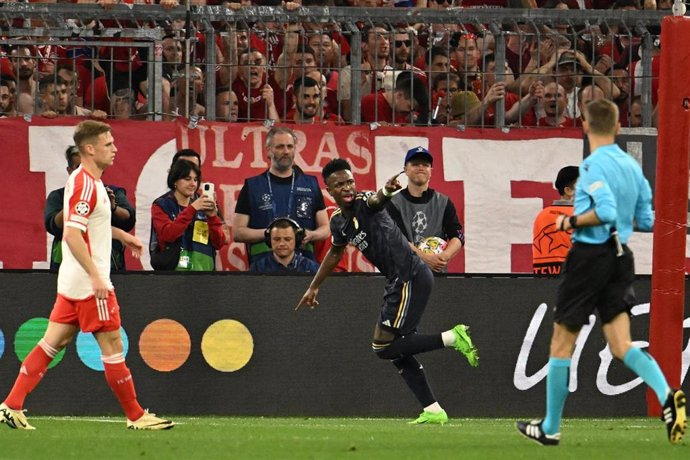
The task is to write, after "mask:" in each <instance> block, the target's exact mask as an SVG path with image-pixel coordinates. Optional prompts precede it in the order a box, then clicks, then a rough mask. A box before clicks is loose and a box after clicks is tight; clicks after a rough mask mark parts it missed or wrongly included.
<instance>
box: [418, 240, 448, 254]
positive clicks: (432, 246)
mask: <svg viewBox="0 0 690 460" xmlns="http://www.w3.org/2000/svg"><path fill="white" fill-rule="evenodd" d="M446 246H448V243H447V242H446V240H444V239H443V238H439V237H438V236H428V237H426V238H424V239H423V240H422V241H420V242H419V244H418V245H417V248H419V250H420V251H422V252H423V253H425V254H440V253H442V252H443V251H444V250H445V249H446Z"/></svg>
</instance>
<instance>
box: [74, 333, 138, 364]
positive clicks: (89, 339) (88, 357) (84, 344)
mask: <svg viewBox="0 0 690 460" xmlns="http://www.w3.org/2000/svg"><path fill="white" fill-rule="evenodd" d="M120 336H121V337H122V344H123V346H124V351H123V352H122V354H123V355H124V356H127V351H129V340H128V339H127V333H126V332H125V329H124V328H122V327H120ZM77 355H79V359H81V362H83V363H84V364H86V366H87V367H89V368H91V369H93V370H94V371H102V370H103V361H102V360H101V349H100V347H99V346H98V342H96V338H95V337H94V336H93V334H91V333H90V332H87V333H84V332H81V331H80V332H79V335H77Z"/></svg>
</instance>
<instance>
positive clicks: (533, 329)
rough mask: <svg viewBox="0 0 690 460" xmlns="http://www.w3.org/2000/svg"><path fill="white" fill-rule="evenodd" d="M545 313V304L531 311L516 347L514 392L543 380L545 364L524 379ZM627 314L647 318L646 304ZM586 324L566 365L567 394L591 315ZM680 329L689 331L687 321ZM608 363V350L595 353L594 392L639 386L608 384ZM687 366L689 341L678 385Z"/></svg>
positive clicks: (572, 388) (610, 393) (573, 381)
mask: <svg viewBox="0 0 690 460" xmlns="http://www.w3.org/2000/svg"><path fill="white" fill-rule="evenodd" d="M546 309H547V305H546V304H545V303H542V304H540V305H539V306H538V307H537V309H536V310H535V312H534V315H533V316H532V320H531V321H530V323H529V326H528V327H527V331H526V332H525V337H524V339H523V341H522V346H521V347H520V353H519V355H518V358H517V362H516V363H515V370H514V372H513V385H515V388H517V389H518V390H521V391H526V390H529V389H530V388H532V387H534V386H535V385H537V384H538V383H539V382H541V381H542V380H543V379H545V378H546V374H547V369H548V364H545V365H544V366H543V367H541V368H540V369H539V370H538V371H537V372H535V373H534V374H532V375H527V363H528V361H529V358H530V352H531V350H532V346H533V344H534V342H535V340H536V338H537V333H538V331H539V328H540V326H541V324H542V321H543V320H544V316H545V314H546ZM631 314H632V316H633V317H635V316H640V315H646V314H649V303H643V304H639V305H635V307H633V309H632V311H631ZM589 320H590V322H589V324H588V325H586V326H584V327H583V328H582V330H581V332H580V335H579V336H578V339H577V342H576V344H575V352H574V353H573V356H572V361H571V365H570V381H569V385H568V389H569V390H570V391H571V392H574V391H576V390H577V385H578V381H577V378H578V365H579V363H580V358H581V355H582V350H583V348H584V346H585V343H586V341H587V339H588V337H589V335H590V332H591V331H592V327H593V326H594V324H595V323H596V317H595V316H594V315H591V316H590V318H589ZM683 327H684V328H690V318H686V319H685V321H683ZM545 330H547V331H549V334H550V333H551V328H550V327H547V328H545ZM633 345H634V346H636V347H639V348H646V347H647V346H648V345H649V343H648V342H646V341H642V340H638V341H634V342H633ZM612 361H613V356H612V355H611V351H610V350H609V347H608V345H607V346H605V347H604V348H603V349H602V350H601V351H600V352H599V367H598V370H597V377H596V386H597V389H598V390H599V391H600V392H601V393H602V394H604V395H607V396H615V395H619V394H623V393H626V392H628V391H630V390H632V389H633V388H635V387H637V386H638V385H640V384H641V383H642V379H640V378H639V377H636V378H634V379H632V380H630V381H628V382H625V383H621V384H611V383H610V382H609V379H608V373H609V367H610V366H611V362H612ZM689 366H690V340H689V341H688V344H687V346H686V348H685V350H683V353H682V364H681V379H680V380H681V383H682V382H683V381H684V380H685V377H686V375H687V372H688V367H689Z"/></svg>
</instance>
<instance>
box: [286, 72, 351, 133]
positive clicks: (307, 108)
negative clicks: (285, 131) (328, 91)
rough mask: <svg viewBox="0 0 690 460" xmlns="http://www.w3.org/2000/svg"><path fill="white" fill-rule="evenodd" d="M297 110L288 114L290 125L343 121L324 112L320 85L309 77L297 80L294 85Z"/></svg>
mask: <svg viewBox="0 0 690 460" xmlns="http://www.w3.org/2000/svg"><path fill="white" fill-rule="evenodd" d="M292 88H293V92H294V97H295V108H294V109H293V110H291V111H290V112H288V114H287V120H286V122H288V123H297V124H307V123H325V122H328V121H335V122H338V121H341V120H340V119H339V117H338V116H337V115H334V114H332V113H324V112H323V99H322V98H323V92H322V91H321V87H320V86H319V83H318V82H316V81H315V80H314V79H312V78H309V77H304V78H300V79H297V80H295V82H294V84H293V87H292Z"/></svg>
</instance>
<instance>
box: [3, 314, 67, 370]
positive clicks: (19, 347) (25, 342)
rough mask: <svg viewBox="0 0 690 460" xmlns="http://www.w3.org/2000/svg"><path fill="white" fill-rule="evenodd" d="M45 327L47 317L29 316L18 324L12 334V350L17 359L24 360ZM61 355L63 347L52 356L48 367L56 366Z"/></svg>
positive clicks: (63, 354) (46, 326)
mask: <svg viewBox="0 0 690 460" xmlns="http://www.w3.org/2000/svg"><path fill="white" fill-rule="evenodd" d="M46 329H48V318H31V319H30V320H28V321H26V322H25V323H23V324H22V325H21V326H19V329H17V334H16V335H15V336H14V352H15V353H16V354H17V358H19V361H24V358H26V356H27V355H28V354H29V353H30V352H31V350H33V349H34V347H35V346H36V344H37V343H38V341H39V340H41V338H42V337H43V334H44V333H45V331H46ZM63 356H65V349H64V348H63V349H62V350H61V351H60V353H58V354H57V355H56V356H55V358H53V360H52V361H51V362H50V364H49V365H48V369H51V368H53V367H55V366H57V365H58V364H59V363H60V361H62V357H63Z"/></svg>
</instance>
